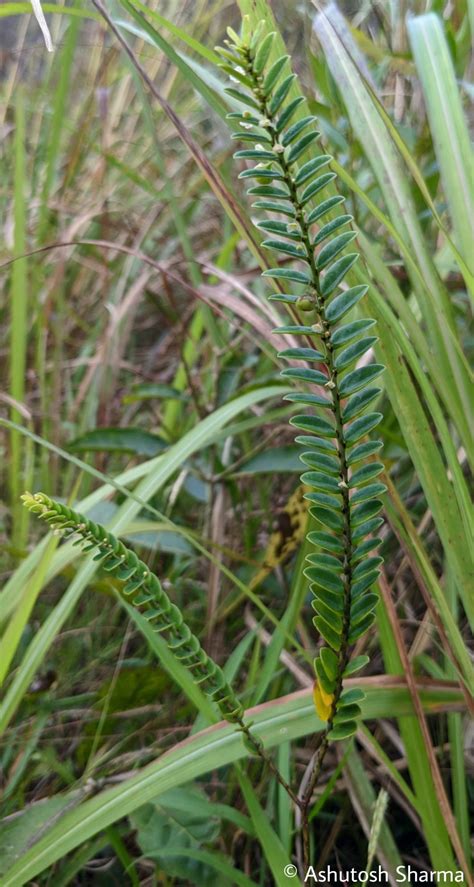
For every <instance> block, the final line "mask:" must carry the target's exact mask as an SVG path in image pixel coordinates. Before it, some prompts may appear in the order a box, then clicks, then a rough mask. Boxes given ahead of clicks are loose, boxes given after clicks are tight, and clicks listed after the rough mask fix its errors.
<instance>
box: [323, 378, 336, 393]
mask: <svg viewBox="0 0 474 887" xmlns="http://www.w3.org/2000/svg"><path fill="white" fill-rule="evenodd" d="M324 387H325V388H329V389H330V390H331V391H332V389H333V388H335V387H336V383H335V382H333V381H332V379H329V382H326V384H325V386H324Z"/></svg>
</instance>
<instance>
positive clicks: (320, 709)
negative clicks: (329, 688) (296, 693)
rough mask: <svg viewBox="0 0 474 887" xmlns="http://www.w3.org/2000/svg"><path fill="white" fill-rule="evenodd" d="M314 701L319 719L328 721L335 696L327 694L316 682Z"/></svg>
mask: <svg viewBox="0 0 474 887" xmlns="http://www.w3.org/2000/svg"><path fill="white" fill-rule="evenodd" d="M313 700H314V707H315V709H316V712H317V715H318V717H319V718H321V720H322V721H327V720H328V719H329V715H330V714H331V710H332V703H333V700H334V695H333V694H332V693H326V692H325V691H324V690H323V688H322V687H320V685H319V684H318V682H317V681H315V682H314V687H313Z"/></svg>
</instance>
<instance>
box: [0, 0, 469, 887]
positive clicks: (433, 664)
mask: <svg viewBox="0 0 474 887" xmlns="http://www.w3.org/2000/svg"><path fill="white" fill-rule="evenodd" d="M155 6H156V9H155ZM321 8H322V4H321V6H319V5H318V8H316V7H314V6H311V5H303V4H295V3H283V2H282V3H275V4H274V6H273V11H274V14H275V17H276V21H277V25H278V28H279V30H280V32H281V34H282V37H283V39H284V40H285V41H286V45H287V47H288V51H289V52H290V53H291V55H292V63H293V67H294V70H296V71H297V72H298V74H299V75H300V78H301V82H302V86H303V88H304V90H305V92H306V95H307V96H308V99H309V105H310V108H311V111H312V113H315V114H317V115H318V118H319V124H320V128H321V130H322V132H323V139H322V147H321V150H326V151H328V152H329V153H331V154H333V155H334V158H335V159H334V162H333V164H332V168H333V170H334V171H335V172H337V173H338V175H339V185H338V187H340V189H341V190H342V191H343V192H344V194H345V196H346V198H347V205H348V210H349V211H350V212H352V214H353V215H354V217H355V220H356V223H357V226H358V231H359V236H358V240H357V243H358V247H359V248H360V250H361V252H362V254H363V257H364V267H363V268H362V269H361V270H360V271H357V272H356V271H354V272H351V273H353V275H354V282H360V281H361V280H368V281H370V283H371V289H370V292H369V297H368V300H367V301H368V305H367V308H366V309H365V308H364V307H362V308H361V311H364V310H367V314H368V315H369V316H372V317H375V318H376V319H377V321H378V327H377V334H378V336H379V342H378V343H377V345H376V347H375V356H376V358H377V359H379V360H380V361H381V362H382V363H384V364H385V365H386V366H387V371H386V373H385V375H384V377H383V385H384V396H383V401H382V403H381V411H382V412H383V413H384V421H383V423H382V425H381V426H380V428H381V432H380V434H381V437H382V438H383V440H384V444H385V448H384V455H383V458H384V463H385V468H386V471H385V475H384V481H385V482H386V483H387V485H388V488H389V492H388V494H387V497H386V503H385V504H386V508H385V517H386V524H385V531H384V550H383V554H384V556H385V570H384V573H383V574H382V578H381V580H380V583H379V588H380V593H381V598H382V600H381V602H380V604H379V606H378V616H377V623H376V626H375V627H374V628H373V629H372V630H371V632H370V633H369V636H368V640H367V639H366V640H365V641H364V643H365V644H366V648H367V650H368V651H369V652H370V654H371V665H370V668H369V669H368V670H367V671H366V672H365V673H364V676H363V677H362V678H361V679H360V680H359V681H358V682H357V683H360V685H361V686H364V689H365V690H366V692H367V702H366V707H365V711H364V715H365V724H364V727H362V728H361V729H360V730H359V731H358V734H357V739H356V742H355V743H352V744H350V745H349V744H348V745H344V744H343V743H337V744H335V745H334V746H333V748H332V750H331V752H330V753H329V754H328V756H327V758H326V763H325V767H324V773H323V777H322V780H321V782H320V784H319V788H318V792H317V797H316V800H315V806H314V809H313V816H314V819H313V822H314V832H313V840H314V851H313V855H314V864H315V865H317V866H318V867H321V868H322V867H324V866H325V865H326V864H328V863H330V864H331V865H332V866H340V867H341V868H342V869H343V870H344V869H345V868H350V867H352V866H355V867H356V868H358V869H364V868H365V866H366V862H367V839H368V837H369V834H370V830H371V823H372V822H373V804H374V801H375V798H376V796H377V795H379V793H380V790H381V789H382V788H383V789H384V790H385V791H386V792H388V806H387V809H386V811H385V813H383V809H382V807H383V801H384V795H382V799H381V801H379V810H382V813H383V825H382V826H381V827H380V828H379V827H377V828H376V829H375V834H374V829H372V839H373V840H372V843H374V842H376V844H377V851H376V853H377V857H378V860H379V861H380V863H381V864H382V865H383V867H385V868H386V869H387V870H388V871H389V873H390V876H391V878H392V880H393V879H394V877H395V875H394V873H395V870H396V867H397V865H400V864H404V865H408V864H410V865H412V866H414V867H415V868H420V869H428V870H429V869H432V868H433V869H447V870H448V869H451V870H455V869H456V868H457V867H459V868H461V869H463V870H464V871H467V870H468V868H469V865H470V846H469V808H470V806H471V807H472V802H473V798H472V781H471V782H470V781H469V775H470V774H469V771H470V765H471V764H472V760H471V757H470V755H471V752H469V741H470V738H471V739H472V725H470V724H469V721H468V719H467V716H466V709H467V708H468V707H469V705H470V704H471V705H472V697H471V695H470V694H471V690H472V665H471V661H470V656H469V642H470V637H471V635H470V633H469V622H470V621H471V625H472V616H473V612H472V611H473V597H472V587H473V584H472V575H471V566H472V564H471V557H470V543H471V535H470V528H471V526H472V524H471V523H470V518H471V515H470V502H469V493H468V480H467V478H468V465H469V463H470V457H471V456H472V433H471V429H470V425H469V419H470V402H471V390H472V388H471V379H470V374H469V366H468V358H469V321H470V304H471V303H470V293H471V294H472V283H473V272H474V267H473V251H472V218H473V217H474V212H473V210H474V206H473V203H474V199H473V197H472V159H471V154H470V144H469V136H468V131H467V125H466V119H465V110H464V105H465V103H466V102H467V100H468V98H469V95H470V92H471V91H472V87H471V86H470V85H469V74H470V73H472V68H471V69H470V68H469V65H470V64H471V63H470V59H469V50H470V44H471V34H472V27H473V15H472V8H468V3H467V2H463V0H459V2H457V3H449V4H444V3H442V2H436V0H433V2H431V3H430V2H428V3H426V2H423V3H421V2H415V0H412V2H403V0H395V2H391V3H390V4H388V3H372V2H369V3H345V4H342V3H341V4H340V6H339V8H337V7H336V6H334V5H331V6H328V7H326V14H325V15H323V14H322V13H321ZM44 10H45V13H46V15H47V17H48V22H49V25H50V28H51V33H52V39H53V43H54V46H55V51H54V53H52V54H47V53H46V51H45V48H44V44H43V42H42V38H41V35H40V34H39V32H38V28H37V24H36V22H35V20H34V18H33V17H32V16H31V15H30V7H29V5H28V4H26V3H3V4H2V5H1V6H0V17H1V41H2V44H1V45H2V54H1V56H0V59H1V63H0V74H1V83H0V88H1V92H2V104H1V106H0V127H1V131H2V137H3V138H2V147H1V151H2V162H1V173H0V176H1V178H0V201H1V206H2V219H3V227H2V230H3V240H4V243H3V246H2V258H1V262H0V277H1V280H2V292H3V296H2V303H1V321H2V323H1V328H0V335H1V346H0V347H1V359H2V377H1V386H0V388H1V390H0V398H1V401H0V404H1V410H2V416H3V417H4V418H3V419H2V420H1V421H2V425H1V434H2V437H1V445H2V451H3V455H4V460H3V466H4V467H3V470H2V500H1V512H0V533H1V536H0V546H1V548H0V569H1V573H2V590H1V591H0V619H1V622H2V632H3V634H2V656H1V660H0V680H1V681H2V683H3V690H4V692H3V697H2V702H1V704H0V732H1V740H0V741H1V745H0V755H1V757H0V760H1V766H2V773H3V797H2V802H1V804H2V806H1V816H2V819H3V822H2V833H1V834H2V836H1V839H0V857H1V862H0V870H1V872H2V884H5V885H18V884H23V883H26V882H28V881H31V880H32V879H34V880H35V883H40V884H45V885H46V884H49V883H50V882H52V881H53V879H54V883H55V884H56V885H63V884H64V885H66V884H89V883H94V884H95V883H97V884H115V883H117V884H123V883H131V884H134V885H135V884H138V883H143V884H148V883H149V884H152V883H158V884H170V885H171V884H173V885H174V884H188V883H189V884H197V885H199V887H203V885H206V884H211V883H216V882H217V883H218V884H223V885H227V884H229V885H231V884H238V885H244V887H248V885H252V884H262V885H265V884H273V883H276V884H278V885H279V884H285V883H288V879H287V878H285V876H284V875H283V869H284V866H285V865H286V864H287V863H288V862H290V860H291V859H292V856H291V854H292V852H293V828H294V823H293V817H292V810H291V804H290V801H289V799H288V797H287V796H286V794H285V793H284V792H283V791H282V790H281V788H280V787H279V786H278V785H277V783H276V782H275V781H274V780H273V779H272V778H271V777H270V774H269V773H268V772H265V771H262V768H261V766H260V764H259V763H258V762H256V761H255V759H253V758H251V757H250V756H249V753H248V751H247V750H246V749H245V747H244V745H243V743H242V739H241V737H240V736H238V735H237V734H235V733H234V732H233V731H232V728H231V727H230V726H229V725H226V726H225V727H223V726H222V725H219V726H216V727H214V728H213V730H212V731H210V732H209V731H206V730H205V728H206V727H208V726H209V725H210V724H213V723H216V722H217V720H218V718H217V715H216V710H215V708H214V707H213V705H212V704H211V703H210V702H209V700H208V699H207V698H206V697H204V696H203V694H202V693H201V691H200V689H199V687H198V686H196V685H194V684H193V682H192V679H191V677H190V675H189V674H188V673H187V672H186V671H184V669H183V668H182V667H181V666H180V665H179V663H178V662H177V661H176V660H175V659H174V658H173V657H172V655H171V654H170V653H169V651H167V649H166V647H165V646H164V644H162V643H161V642H160V638H159V636H157V635H153V634H152V633H151V632H150V630H149V628H148V626H147V624H146V623H145V621H144V620H143V619H141V618H140V617H139V616H137V615H135V614H133V613H132V612H131V611H128V612H127V607H124V606H123V605H120V604H119V603H118V600H117V595H116V589H117V583H116V582H114V580H112V579H110V578H107V577H106V576H104V574H103V573H100V572H97V569H96V565H95V564H94V563H93V562H92V560H90V559H87V557H84V556H78V551H77V549H73V548H71V547H70V545H69V543H67V544H65V545H60V546H58V542H59V540H58V539H57V538H55V537H51V538H49V537H47V538H45V537H44V533H43V534H42V535H41V530H38V526H37V525H36V524H31V526H30V524H29V514H28V512H27V511H26V510H24V509H22V508H21V506H20V501H19V495H20V493H21V492H22V491H23V489H25V488H32V489H43V490H44V491H45V492H46V493H48V494H50V495H54V496H56V497H59V498H62V499H63V500H64V501H70V502H74V503H76V504H77V507H79V508H80V509H81V510H83V511H87V513H88V514H89V515H90V516H91V517H92V518H93V519H95V520H100V521H101V522H103V523H105V524H106V525H107V526H108V528H109V529H111V530H112V531H113V532H115V533H116V534H117V535H120V536H121V537H122V538H123V539H124V540H125V541H127V542H129V543H131V544H132V545H133V546H134V547H135V548H136V550H137V552H138V553H139V555H140V557H141V558H142V559H144V560H145V561H146V562H147V563H148V564H149V566H150V568H151V569H153V570H154V571H155V572H156V573H157V575H159V576H160V578H161V579H162V580H164V583H165V586H166V587H167V588H168V591H169V593H170V594H171V596H173V597H174V599H175V600H176V602H177V603H178V605H179V606H180V607H181V608H182V609H184V610H185V612H186V617H187V620H188V621H189V623H190V624H191V625H192V628H193V630H194V631H195V632H196V634H198V635H199V637H200V638H201V639H202V641H203V643H204V645H205V647H206V649H207V650H208V651H209V652H210V653H211V654H212V655H213V656H214V657H215V658H216V659H217V660H218V661H219V662H220V663H221V664H222V665H223V666H225V671H226V674H227V676H228V677H229V678H231V679H233V681H234V684H235V686H236V688H237V689H238V692H239V695H240V698H241V700H242V702H243V703H244V705H245V707H246V708H251V707H252V708H253V707H255V708H254V711H253V720H254V724H255V729H256V730H257V731H258V733H259V735H260V736H261V737H262V739H263V740H264V742H265V744H266V745H267V747H268V748H271V749H274V754H275V759H276V760H277V761H278V764H279V766H280V769H281V770H282V771H283V772H284V773H288V774H289V773H290V772H291V773H292V775H293V776H294V775H295V774H296V775H299V778H300V779H301V778H303V775H304V773H305V768H306V767H307V766H308V763H309V761H310V756H311V737H312V736H313V735H314V734H315V733H316V732H317V731H318V730H319V729H321V727H322V725H321V723H320V722H319V721H318V719H317V717H316V715H315V712H314V707H313V703H312V700H311V684H312V678H311V671H312V666H311V663H312V659H313V655H314V651H315V646H316V639H315V637H314V634H313V631H312V627H311V611H310V607H309V603H308V599H307V588H306V581H305V580H304V578H303V577H302V571H301V565H302V563H303V559H304V556H305V554H306V551H305V543H304V541H303V540H304V531H305V528H308V527H309V526H310V520H311V519H310V518H308V516H307V514H306V509H305V506H304V503H303V501H302V498H301V494H300V491H299V490H298V471H300V470H301V463H300V462H299V459H298V457H297V451H296V448H295V446H294V444H293V433H292V431H291V429H290V428H289V427H288V417H289V416H290V415H291V413H292V408H291V405H285V404H284V402H283V401H282V395H284V393H285V392H286V391H288V388H287V387H286V386H285V385H284V384H283V383H282V381H281V379H280V378H279V375H278V370H279V366H278V361H277V360H276V358H275V346H276V345H277V344H278V343H277V341H276V339H277V337H276V336H274V335H272V334H271V330H272V329H273V327H274V326H277V325H278V322H279V319H280V318H283V317H284V312H283V310H280V311H279V310H278V307H277V306H276V303H268V302H266V299H265V296H266V295H268V293H269V292H270V290H269V287H268V284H267V283H264V282H263V281H262V280H261V279H260V271H261V270H262V269H263V268H264V267H265V266H266V264H267V255H266V254H265V252H264V251H262V249H261V248H260V246H259V242H258V237H257V234H256V233H255V232H254V229H252V226H251V223H250V219H249V209H248V203H247V199H246V198H245V196H244V194H243V191H240V187H239V183H238V182H237V180H236V178H237V177H236V169H235V166H234V164H233V163H232V161H231V154H232V143H231V142H230V137H229V124H228V122H227V121H226V120H225V114H226V113H227V111H229V110H231V109H232V105H231V103H230V100H229V97H228V96H226V94H225V93H224V85H225V83H224V78H223V76H222V75H221V72H220V71H219V70H218V69H217V68H216V66H215V63H216V60H217V59H216V56H215V53H214V51H213V46H214V44H216V43H218V42H221V41H222V39H223V36H224V34H225V28H226V26H227V25H229V24H231V25H233V26H234V27H239V20H240V14H241V13H249V14H251V16H253V21H254V23H256V21H258V20H259V19H260V18H262V17H263V18H265V19H266V20H267V21H268V23H269V27H270V26H271V19H272V12H271V11H270V9H269V8H268V7H267V5H266V4H265V2H264V0H257V2H250V0H248V2H247V0H241V2H240V4H239V7H237V5H235V4H232V3H226V4H222V3H214V2H213V0H205V2H200V3H199V2H198V3H195V4H191V3H180V4H178V3H175V2H174V0H169V2H167V3H166V4H163V3H160V4H153V5H150V6H149V7H145V6H142V4H141V3H140V0H133V2H129V0H122V3H121V4H119V3H114V4H113V5H111V6H109V14H110V15H111V16H112V18H113V20H114V22H115V23H116V26H117V28H118V29H119V33H120V34H121V35H122V37H123V39H125V40H126V41H127V42H128V43H129V45H130V46H131V47H133V54H132V57H130V56H128V55H127V54H126V53H125V52H124V51H123V48H121V46H120V44H119V42H118V40H117V37H116V36H115V35H114V34H113V33H112V32H111V30H110V28H109V26H108V25H107V23H106V22H105V21H104V19H103V18H102V16H101V15H100V12H99V11H98V9H97V8H96V7H93V6H91V5H90V4H86V3H83V2H78V3H76V4H73V5H71V6H70V7H67V8H60V7H55V6H53V5H51V4H49V5H48V4H45V5H44ZM470 15H471V18H470ZM140 66H141V67H140ZM144 72H146V75H147V77H148V80H149V81H151V84H152V87H153V88H152V89H150V84H149V83H148V84H147V83H146V82H145V79H144V76H143V75H144ZM331 193H334V190H331V187H329V188H328V189H327V194H328V196H329V195H330V194H331ZM17 256H21V258H17V259H16V260H15V261H12V258H13V257H17ZM270 264H271V261H270ZM361 652H363V651H361ZM157 659H158V660H159V663H158V661H157ZM471 778H472V771H471ZM380 805H382V807H380Z"/></svg>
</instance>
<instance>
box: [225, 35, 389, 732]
mask: <svg viewBox="0 0 474 887" xmlns="http://www.w3.org/2000/svg"><path fill="white" fill-rule="evenodd" d="M264 30H265V25H264V23H263V22H262V23H261V24H260V25H259V27H257V29H256V30H255V32H254V34H253V35H249V34H246V33H245V31H244V33H243V36H242V37H238V36H237V35H236V34H235V33H234V32H229V36H230V40H229V41H226V47H225V49H219V48H218V51H220V52H221V54H222V56H223V58H224V62H223V64H222V67H223V69H224V70H225V71H226V72H227V73H228V74H229V75H230V77H231V78H232V79H233V80H234V81H235V83H236V85H235V87H234V86H232V87H231V88H229V89H228V90H227V92H228V93H229V95H231V96H232V98H233V99H235V100H237V101H239V102H240V103H241V105H242V106H243V107H242V110H241V111H240V112H238V111H237V112H232V114H230V115H229V117H230V118H231V119H232V121H233V123H234V124H235V123H237V124H238V126H239V129H240V130H241V131H240V132H237V133H234V135H233V136H232V138H234V139H240V140H241V141H243V142H245V143H247V147H246V148H244V149H242V150H239V151H237V152H236V153H235V155H234V157H235V158H236V159H237V160H238V161H250V162H254V165H253V166H251V167H249V168H246V169H244V170H243V171H242V172H241V173H240V175H239V178H241V179H245V180H247V179H248V180H254V182H255V183H254V184H252V186H251V187H250V188H249V189H248V194H249V195H250V196H251V197H253V198H257V199H256V200H255V201H254V203H253V207H255V208H256V209H260V210H265V211H266V212H267V213H268V214H269V215H268V216H267V217H266V218H265V219H264V220H260V221H257V222H256V225H257V227H258V228H259V229H260V230H262V231H264V232H265V234H267V235H269V237H267V239H265V240H264V241H263V246H265V247H266V248H267V249H269V250H271V251H274V252H275V253H277V254H279V255H281V256H282V257H283V258H284V260H285V261H284V264H281V265H276V266H275V267H274V268H271V269H269V270H268V271H265V272H264V275H263V276H264V277H268V278H271V279H273V280H276V281H279V282H280V284H281V286H282V288H285V289H288V292H283V293H282V292H278V293H274V294H273V295H272V296H271V297H270V298H271V299H274V300H277V301H279V302H283V303H286V304H287V305H289V306H291V308H290V310H291V311H292V312H293V315H294V313H295V311H296V312H297V313H298V314H299V315H301V322H300V323H299V324H298V323H291V324H287V325H285V326H281V327H279V328H278V329H277V330H275V332H278V333H279V334H280V335H285V334H291V335H292V336H295V335H299V336H301V337H302V340H303V341H302V345H301V347H298V348H294V347H293V348H289V349H286V350H283V351H281V352H280V353H279V357H280V358H282V359H283V360H291V361H292V362H295V361H297V362H298V361H301V366H291V367H288V368H287V369H284V370H283V371H282V375H283V376H284V377H285V378H290V379H294V380H295V381H300V382H304V383H307V384H308V385H310V386H316V390H314V388H313V389H312V390H310V391H301V392H295V393H292V394H289V395H287V397H286V399H287V400H290V401H292V402H294V403H299V404H302V405H304V406H305V407H307V408H308V409H305V411H304V412H302V413H301V414H299V415H296V416H294V418H292V419H291V424H292V425H293V426H294V427H295V428H296V429H298V431H300V432H302V433H301V434H299V435H298V437H296V441H297V443H298V444H301V445H302V446H303V447H304V452H303V453H302V455H301V460H302V462H303V463H304V465H305V466H306V468H307V470H306V471H305V472H304V473H303V475H302V477H301V481H302V483H303V484H305V486H306V487H307V488H309V490H308V492H307V493H306V494H305V496H306V499H307V500H308V501H309V502H310V506H311V507H310V512H311V514H312V515H313V517H315V518H316V520H317V521H318V522H319V523H320V524H321V525H322V528H321V529H320V530H317V531H313V532H310V533H309V535H308V538H309V541H310V542H311V543H312V544H313V545H314V546H315V547H316V549H317V550H316V551H315V553H312V554H310V555H309V556H308V559H307V562H308V564H307V567H306V569H305V575H306V577H307V579H308V580H309V583H310V589H311V592H312V596H313V597H312V606H313V609H314V612H315V615H314V618H313V623H314V625H315V627H316V629H317V631H318V633H319V635H320V636H321V638H322V639H323V646H322V648H321V649H320V651H319V653H318V656H317V657H316V659H315V663H314V666H315V676H316V685H315V693H314V700H315V706H316V709H317V712H318V714H319V716H320V717H321V718H322V719H323V720H325V721H327V730H326V736H327V738H328V739H343V738H346V737H347V736H350V735H351V734H352V733H353V732H354V731H355V729H356V722H357V718H358V717H359V715H360V702H361V700H362V698H363V693H362V691H360V690H354V689H351V690H344V687H343V681H344V678H345V677H346V676H347V675H348V674H353V673H354V672H355V671H357V670H358V669H359V668H362V667H363V665H365V664H366V662H367V658H366V657H357V659H354V660H352V662H351V648H352V646H353V645H354V644H355V643H356V641H358V640H359V638H360V637H361V636H362V635H363V634H364V633H365V632H366V631H367V630H368V628H369V627H370V626H371V625H372V623H373V621H374V618H375V615H374V610H375V607H376V605H377V600H378V596H377V594H376V593H375V592H374V591H373V586H374V583H375V582H376V580H377V577H378V574H379V568H380V564H381V561H382V559H381V558H380V557H378V556H377V555H376V554H373V553H372V552H374V551H375V550H376V549H377V547H378V546H379V544H380V539H378V538H377V537H376V536H373V534H374V533H376V531H377V530H378V529H379V528H380V526H381V524H382V518H381V517H380V511H381V509H382V502H381V500H380V499H379V498H378V497H379V496H380V495H381V494H382V493H383V492H384V491H385V489H386V488H385V486H384V484H382V483H380V482H379V481H378V480H377V477H378V475H379V474H380V472H381V471H382V470H383V465H382V463H381V462H375V461H368V460H369V458H370V457H371V456H373V455H374V454H375V453H377V452H378V451H379V450H380V448H381V443H380V442H379V441H374V440H365V438H366V436H367V435H368V434H369V433H370V432H372V431H373V430H374V429H375V428H376V427H377V425H378V424H379V422H380V421H381V419H382V415H381V414H380V413H379V412H373V411H371V410H370V407H371V404H372V403H373V402H374V401H375V400H377V399H378V398H379V395H380V394H381V389H380V388H378V387H377V386H375V385H374V384H373V383H374V382H375V380H376V379H377V378H378V377H379V376H380V374H381V373H382V372H383V369H384V367H383V366H381V365H380V364H374V363H370V364H368V365H365V366H362V367H357V362H358V361H359V360H360V358H361V357H363V355H364V354H366V353H367V351H368V350H369V349H370V348H372V346H373V345H374V344H375V342H376V341H377V338H376V336H375V335H374V334H373V327H374V323H375V322H374V321H373V320H370V319H366V318H364V319H360V320H346V315H347V314H348V313H349V312H350V311H351V309H352V308H354V307H355V305H357V303H358V302H359V301H360V300H361V299H362V298H363V297H364V295H365V293H366V292H367V286H361V285H358V286H350V287H348V288H347V287H346V288H343V286H344V279H345V277H346V275H347V274H348V272H349V271H350V269H351V268H352V267H353V265H354V264H355V262H356V261H357V259H358V253H357V252H354V251H350V252H347V249H348V248H349V247H350V245H351V243H352V241H353V240H354V239H355V237H356V232H355V231H353V230H347V229H348V226H350V225H351V223H352V221H353V220H352V216H351V215H350V214H348V213H344V212H341V213H340V215H337V216H336V217H335V218H328V216H329V214H330V213H331V214H333V212H334V210H336V209H337V208H339V209H340V208H341V207H342V204H343V198H342V197H341V196H339V195H336V196H333V197H329V198H325V199H323V200H320V194H321V192H323V190H324V189H325V188H326V186H327V185H328V184H329V183H330V182H332V181H333V180H334V179H335V177H336V176H335V174H334V173H333V172H332V171H331V170H329V169H328V165H329V164H330V162H331V159H332V158H331V156H330V155H328V154H319V155H317V156H314V157H312V158H310V159H309V160H303V158H304V157H307V155H308V149H311V148H312V147H315V146H316V144H317V142H318V140H319V137H320V133H319V132H318V131H317V130H316V129H315V123H316V118H315V117H314V116H312V115H311V114H307V115H304V116H301V113H302V112H301V105H302V103H303V101H304V99H302V97H300V96H298V97H296V98H289V96H290V94H291V88H292V85H293V83H294V81H295V75H294V74H293V73H292V72H291V71H290V67H289V58H288V56H282V57H281V58H278V59H276V60H274V61H273V60H272V63H270V61H269V60H270V58H271V56H272V49H273V45H274V37H275V34H267V35H264ZM316 223H317V225H318V227H316ZM344 229H346V230H344ZM288 257H289V259H288ZM294 284H296V285H297V286H296V288H295V287H294V286H293V285H294ZM290 285H291V286H290ZM294 289H296V292H292V291H291V290H294ZM298 289H299V290H300V291H301V290H303V291H302V292H301V294H299V293H298ZM369 555H370V556H369Z"/></svg>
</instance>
